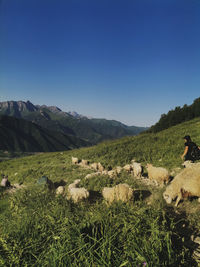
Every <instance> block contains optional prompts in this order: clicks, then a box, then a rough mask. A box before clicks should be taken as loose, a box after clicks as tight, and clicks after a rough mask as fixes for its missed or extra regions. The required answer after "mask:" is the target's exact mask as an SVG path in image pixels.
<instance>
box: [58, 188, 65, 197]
mask: <svg viewBox="0 0 200 267" xmlns="http://www.w3.org/2000/svg"><path fill="white" fill-rule="evenodd" d="M64 192H65V187H64V186H59V187H58V188H56V195H63V194H64Z"/></svg>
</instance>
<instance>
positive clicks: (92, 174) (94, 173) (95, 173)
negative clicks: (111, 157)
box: [85, 172, 102, 179]
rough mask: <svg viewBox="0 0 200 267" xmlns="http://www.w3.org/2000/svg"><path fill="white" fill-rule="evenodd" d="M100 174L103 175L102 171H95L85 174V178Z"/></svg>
mask: <svg viewBox="0 0 200 267" xmlns="http://www.w3.org/2000/svg"><path fill="white" fill-rule="evenodd" d="M99 175H102V173H101V172H93V173H89V174H87V175H86V176H85V179H90V178H93V177H95V176H99Z"/></svg>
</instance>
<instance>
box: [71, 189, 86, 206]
mask: <svg viewBox="0 0 200 267" xmlns="http://www.w3.org/2000/svg"><path fill="white" fill-rule="evenodd" d="M88 197H89V191H88V190H87V189H85V188H84V187H81V188H76V187H73V188H71V189H70V190H68V199H71V200H73V202H74V203H77V202H79V201H81V200H85V199H87V198H88Z"/></svg>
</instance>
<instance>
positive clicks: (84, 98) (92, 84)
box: [0, 0, 200, 126]
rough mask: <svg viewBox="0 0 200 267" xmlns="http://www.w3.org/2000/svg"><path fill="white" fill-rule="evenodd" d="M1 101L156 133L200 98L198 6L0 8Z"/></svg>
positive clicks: (135, 1)
mask: <svg viewBox="0 0 200 267" xmlns="http://www.w3.org/2000/svg"><path fill="white" fill-rule="evenodd" d="M0 38H1V41H0V101H7V100H24V101H27V100H30V101H31V102H32V103H33V104H46V105H56V106H58V107H60V108H61V109H62V110H64V111H69V110H71V111H73V110H75V111H77V112H78V113H81V114H84V115H88V116H93V117H97V118H107V119H116V120H119V121H121V122H124V123H126V124H128V125H138V126H150V125H152V124H154V123H156V122H157V121H158V120H159V118H160V116H161V114H162V113H167V112H168V111H169V110H170V109H172V108H174V107H176V106H183V105H184V104H191V103H192V102H193V100H194V99H195V98H197V97H200V86H199V85H200V1H199V0H187V1H186V0H162V1H161V0H90V1H88V0H28V1H27V0H17V1H16V0H9V1H8V0H0Z"/></svg>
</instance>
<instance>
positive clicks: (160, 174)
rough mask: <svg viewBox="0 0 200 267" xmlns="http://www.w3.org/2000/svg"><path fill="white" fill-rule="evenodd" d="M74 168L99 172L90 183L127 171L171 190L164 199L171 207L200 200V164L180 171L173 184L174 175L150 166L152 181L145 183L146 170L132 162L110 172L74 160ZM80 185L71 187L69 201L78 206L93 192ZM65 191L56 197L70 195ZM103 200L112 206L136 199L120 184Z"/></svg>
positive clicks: (60, 190)
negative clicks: (118, 202) (185, 201)
mask: <svg viewBox="0 0 200 267" xmlns="http://www.w3.org/2000/svg"><path fill="white" fill-rule="evenodd" d="M72 164H75V165H78V166H81V167H84V168H87V169H92V170H94V171H95V172H93V173H90V174H87V175H86V177H85V179H90V178H92V177H95V176H98V175H108V176H109V177H110V178H115V177H116V176H117V175H118V174H120V173H121V172H122V170H125V171H127V172H128V173H132V174H133V176H134V177H136V178H141V179H142V180H144V181H146V180H149V181H154V182H155V184H156V185H160V186H163V185H164V184H166V185H167V187H166V190H165V191H164V193H163V197H164V199H165V200H166V202H167V203H168V204H169V203H171V202H172V200H175V199H176V203H175V206H177V205H178V203H179V202H180V200H181V199H185V198H188V197H190V196H196V197H199V200H200V163H191V162H185V166H184V167H185V168H184V169H183V170H182V171H180V172H179V173H178V174H177V175H176V176H175V177H174V179H173V180H172V181H171V182H170V173H169V171H168V170H167V169H165V168H162V167H154V166H153V165H152V164H147V166H146V169H147V172H148V178H149V179H144V177H143V176H142V174H143V167H142V165H141V163H138V162H136V161H135V160H132V161H131V164H127V165H125V166H124V167H121V166H118V167H116V168H114V169H112V170H106V169H105V168H104V167H103V165H102V164H101V163H100V162H99V163H92V164H90V163H89V161H88V160H84V159H82V160H79V159H78V158H75V157H72ZM80 182H81V180H80V179H77V180H75V181H74V182H73V183H72V184H70V185H69V186H68V190H67V198H68V199H71V200H72V201H74V202H75V203H77V202H79V201H81V200H84V199H87V198H89V191H88V190H87V189H86V188H84V187H81V188H80V187H79V184H80ZM64 191H65V188H64V187H62V186H59V187H58V188H57V190H56V194H65V193H66V192H64ZM102 196H103V198H104V199H105V200H106V201H107V203H108V204H111V203H112V202H113V201H118V200H121V201H123V202H128V201H130V200H131V199H132V198H133V196H134V190H133V189H132V188H131V187H130V186H129V185H128V184H125V183H124V184H118V185H116V186H114V187H104V188H103V190H102Z"/></svg>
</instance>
